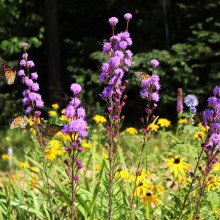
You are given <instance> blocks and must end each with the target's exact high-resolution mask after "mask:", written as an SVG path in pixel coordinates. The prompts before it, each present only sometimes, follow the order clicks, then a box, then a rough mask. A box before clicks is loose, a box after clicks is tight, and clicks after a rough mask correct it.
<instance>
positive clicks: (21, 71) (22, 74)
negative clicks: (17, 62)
mask: <svg viewBox="0 0 220 220" xmlns="http://www.w3.org/2000/svg"><path fill="white" fill-rule="evenodd" d="M18 76H19V77H21V76H25V73H24V70H23V69H21V70H19V71H18Z"/></svg>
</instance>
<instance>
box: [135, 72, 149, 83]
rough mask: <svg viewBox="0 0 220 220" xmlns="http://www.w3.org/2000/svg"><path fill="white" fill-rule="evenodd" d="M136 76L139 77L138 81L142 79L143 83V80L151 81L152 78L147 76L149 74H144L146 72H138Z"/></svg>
mask: <svg viewBox="0 0 220 220" xmlns="http://www.w3.org/2000/svg"><path fill="white" fill-rule="evenodd" d="M135 75H136V76H137V78H138V79H140V80H141V81H142V80H145V79H149V78H151V75H149V74H147V73H144V72H140V71H139V72H136V73H135Z"/></svg>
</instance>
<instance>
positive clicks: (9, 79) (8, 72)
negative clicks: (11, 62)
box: [1, 63, 16, 85]
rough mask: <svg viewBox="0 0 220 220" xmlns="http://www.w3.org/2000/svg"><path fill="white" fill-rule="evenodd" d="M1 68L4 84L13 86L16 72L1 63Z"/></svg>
mask: <svg viewBox="0 0 220 220" xmlns="http://www.w3.org/2000/svg"><path fill="white" fill-rule="evenodd" d="M1 67H2V69H3V71H4V74H5V80H6V83H7V84H8V85H11V84H13V83H14V81H15V77H16V72H15V71H14V70H13V69H12V68H10V67H9V66H7V65H6V64H4V63H1Z"/></svg>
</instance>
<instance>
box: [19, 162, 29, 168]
mask: <svg viewBox="0 0 220 220" xmlns="http://www.w3.org/2000/svg"><path fill="white" fill-rule="evenodd" d="M19 166H20V167H23V168H29V167H30V165H29V164H28V163H27V162H19Z"/></svg>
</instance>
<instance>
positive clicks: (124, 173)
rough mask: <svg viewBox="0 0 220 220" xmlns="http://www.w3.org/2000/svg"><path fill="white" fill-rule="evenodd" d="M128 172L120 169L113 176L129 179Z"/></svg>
mask: <svg viewBox="0 0 220 220" xmlns="http://www.w3.org/2000/svg"><path fill="white" fill-rule="evenodd" d="M129 177H130V173H129V172H128V171H127V170H120V171H117V172H116V173H115V178H116V179H117V178H121V179H122V180H129Z"/></svg>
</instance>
